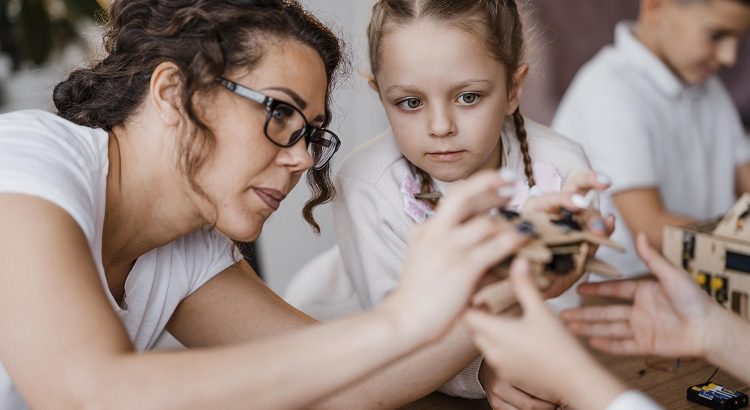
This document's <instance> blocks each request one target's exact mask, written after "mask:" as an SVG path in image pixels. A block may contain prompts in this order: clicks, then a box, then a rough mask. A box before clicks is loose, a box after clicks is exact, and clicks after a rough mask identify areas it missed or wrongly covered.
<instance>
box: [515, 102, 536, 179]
mask: <svg viewBox="0 0 750 410" xmlns="http://www.w3.org/2000/svg"><path fill="white" fill-rule="evenodd" d="M513 124H514V125H515V127H516V137H517V138H518V142H520V143H521V155H523V172H524V174H526V179H528V180H529V187H533V186H534V185H536V180H535V179H534V170H533V168H532V162H531V154H530V153H529V141H528V136H527V135H526V126H525V121H524V118H523V115H521V110H520V109H517V110H516V111H515V112H514V113H513Z"/></svg>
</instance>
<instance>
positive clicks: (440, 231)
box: [385, 171, 528, 340]
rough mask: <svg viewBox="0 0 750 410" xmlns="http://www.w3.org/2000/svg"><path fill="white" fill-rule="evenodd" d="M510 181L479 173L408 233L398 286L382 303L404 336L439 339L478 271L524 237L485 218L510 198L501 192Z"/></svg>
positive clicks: (464, 303) (505, 224)
mask: <svg viewBox="0 0 750 410" xmlns="http://www.w3.org/2000/svg"><path fill="white" fill-rule="evenodd" d="M510 184H511V182H505V181H503V179H502V178H501V177H500V176H499V174H498V173H497V172H490V171H487V172H482V173H478V174H476V175H474V176H472V177H471V178H469V179H467V180H465V181H462V182H461V183H458V184H457V185H456V187H455V188H452V189H451V192H450V195H448V196H446V197H445V198H443V200H441V202H440V205H439V206H438V208H437V210H436V212H435V215H434V216H433V217H432V218H430V220H429V221H428V222H426V223H425V224H422V225H420V226H418V227H417V228H416V229H414V230H413V231H412V235H411V238H410V240H409V249H408V252H407V255H406V261H405V264H404V268H403V269H404V270H403V274H402V275H401V280H400V283H399V286H398V288H396V290H395V291H394V292H393V293H392V294H391V296H389V298H388V299H387V300H386V302H385V304H386V307H387V308H389V309H390V311H391V312H392V316H393V317H395V318H396V320H397V323H398V324H400V325H401V326H402V330H404V331H405V332H406V333H407V334H412V335H413V336H414V337H416V338H419V339H420V340H430V339H435V338H437V337H439V336H440V335H441V334H442V333H443V332H444V331H445V330H446V329H447V328H448V327H449V326H450V324H451V323H452V322H453V321H454V320H455V318H456V317H457V316H458V315H459V313H461V312H462V311H463V310H464V309H465V308H466V306H467V303H468V300H469V297H470V296H471V294H472V293H474V291H475V288H476V286H477V284H478V282H479V280H480V278H481V277H482V275H483V274H484V273H485V272H487V271H488V270H489V269H490V268H491V267H492V266H495V265H497V264H498V263H499V262H500V261H502V260H503V259H505V258H507V257H508V256H510V255H512V254H513V253H515V252H516V250H517V249H518V248H519V247H520V246H521V245H522V244H523V243H524V242H525V241H527V240H528V236H527V235H524V234H522V233H520V232H518V231H517V230H516V229H515V227H514V226H513V225H511V224H509V223H508V222H505V221H503V220H502V219H501V218H495V217H491V216H489V210H490V209H494V208H498V207H502V206H504V205H505V204H506V203H507V201H508V200H509V198H507V197H505V196H502V195H501V192H500V191H501V188H503V187H505V186H509V185H510ZM425 336H426V339H425Z"/></svg>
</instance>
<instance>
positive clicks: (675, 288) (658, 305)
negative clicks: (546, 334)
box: [562, 234, 720, 357]
mask: <svg viewBox="0 0 750 410" xmlns="http://www.w3.org/2000/svg"><path fill="white" fill-rule="evenodd" d="M637 249H638V253H639V254H640V256H641V258H642V259H643V261H644V262H645V263H646V265H647V266H648V268H649V270H650V271H651V272H652V273H653V274H654V276H656V279H657V280H656V281H654V280H645V279H642V280H626V281H612V282H600V283H589V284H584V285H581V286H580V287H579V288H578V291H579V293H581V295H584V296H604V297H613V298H619V299H624V300H626V301H630V302H631V303H632V304H629V305H609V306H594V307H584V308H579V309H574V310H569V311H566V312H563V314H562V317H563V319H564V320H566V321H567V322H568V328H569V329H570V330H571V331H573V332H574V333H576V334H578V335H582V336H587V337H589V338H590V343H591V345H592V346H594V347H596V348H598V349H601V350H603V351H607V352H610V353H616V354H628V355H643V354H652V355H660V356H667V357H676V356H702V355H703V354H704V353H705V349H706V347H707V346H706V344H707V335H708V334H709V333H710V332H711V330H710V327H711V324H712V320H711V317H712V315H714V314H715V312H716V311H717V309H720V308H719V306H718V305H717V304H716V303H715V302H714V301H713V299H711V298H710V297H709V296H708V295H707V294H706V293H705V292H704V291H703V290H701V289H700V288H699V287H698V286H697V285H696V284H695V283H694V282H693V281H692V279H691V278H690V276H689V275H688V274H687V273H686V272H685V271H683V270H682V269H680V268H677V267H676V266H674V265H672V264H671V263H670V262H669V261H667V260H666V259H665V258H664V257H663V256H661V254H659V252H657V251H656V250H655V249H654V248H653V247H651V245H650V244H649V243H648V239H646V236H645V235H644V234H640V235H638V239H637Z"/></svg>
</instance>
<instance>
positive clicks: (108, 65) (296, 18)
mask: <svg viewBox="0 0 750 410" xmlns="http://www.w3.org/2000/svg"><path fill="white" fill-rule="evenodd" d="M269 39H292V40H296V41H300V42H301V43H302V44H306V45H308V46H310V47H311V48H313V49H314V50H316V51H317V52H318V54H319V55H320V57H321V59H322V60H323V63H324V65H325V69H326V75H327V78H328V90H327V92H326V118H328V119H329V121H330V118H331V110H330V96H331V88H332V87H333V85H334V83H335V79H336V77H337V75H338V71H339V70H340V68H341V66H342V61H343V52H342V50H343V46H342V43H341V41H340V40H339V38H338V37H337V36H336V35H335V34H334V33H333V32H331V30H330V29H328V28H327V27H326V26H324V25H323V24H322V23H321V22H320V21H319V20H318V19H316V18H315V17H314V16H312V15H311V14H310V13H309V12H307V11H306V10H304V9H303V8H302V6H300V4H299V3H298V2H297V1H293V0H117V1H115V2H114V3H113V4H112V8H111V10H110V11H109V18H108V21H107V25H106V33H105V35H104V49H105V51H106V54H105V57H104V58H103V59H102V60H101V61H97V62H95V63H94V64H92V65H91V66H90V67H88V68H82V69H78V70H75V71H74V72H72V73H71V74H70V76H69V77H68V78H67V79H66V80H65V81H63V82H61V83H59V84H58V85H57V86H56V87H55V91H54V95H53V100H54V103H55V107H56V108H57V112H58V115H59V116H61V117H63V118H65V119H67V120H70V121H72V122H74V123H76V124H79V125H84V126H88V127H92V128H102V129H104V130H106V131H111V130H112V128H113V127H115V126H117V125H119V124H122V123H124V122H125V121H126V120H127V119H128V117H130V115H132V114H133V113H134V112H135V111H136V110H137V109H138V107H139V106H140V104H141V102H142V101H143V99H144V98H145V96H146V93H147V91H148V87H149V82H150V78H151V73H152V72H153V71H154V69H155V68H156V67H157V66H158V65H159V64H160V63H162V62H165V61H169V62H172V63H174V64H175V65H177V67H179V69H180V72H181V75H182V90H181V94H182V95H181V97H182V98H181V100H182V102H183V105H184V110H185V113H186V115H187V116H188V118H189V119H190V121H191V122H192V123H193V124H194V127H192V128H193V132H191V133H190V135H188V136H186V138H184V139H183V140H182V142H181V144H180V145H181V146H180V149H179V155H180V164H181V167H182V170H183V172H185V174H186V175H187V176H188V178H189V180H190V182H191V184H192V185H193V187H194V188H196V189H198V190H199V191H200V188H199V187H198V186H197V184H196V183H195V180H194V178H195V175H196V174H197V172H198V170H199V169H200V168H201V166H202V165H203V164H204V163H205V162H206V159H207V158H208V157H209V156H210V155H211V153H212V152H213V149H214V146H215V137H214V136H213V134H212V133H211V132H210V130H209V129H208V128H207V126H206V124H205V123H204V122H203V121H202V120H201V118H200V117H199V116H198V115H196V112H195V110H194V107H193V103H192V97H193V95H194V94H196V93H198V92H207V91H210V90H211V89H213V87H216V86H217V85H216V82H215V79H216V78H217V77H218V76H221V75H223V74H225V73H226V72H228V71H231V70H234V69H245V70H252V69H253V68H254V67H255V66H256V65H257V64H258V62H259V61H260V60H261V58H262V57H263V52H264V46H265V45H266V43H268V40H269ZM326 125H327V124H326ZM307 181H308V185H309V186H310V188H311V191H312V193H313V195H312V198H311V199H310V200H309V201H308V202H307V204H306V205H305V208H304V210H303V215H304V217H305V219H306V220H307V222H308V223H309V224H310V225H311V226H312V227H313V228H314V229H315V230H316V231H319V226H318V224H317V223H316V222H315V219H314V217H313V214H312V211H313V209H314V208H315V207H316V206H317V205H320V204H323V203H325V202H328V201H330V200H331V199H332V197H333V196H334V195H335V189H334V187H333V184H332V183H331V179H330V165H327V166H326V167H325V168H323V169H321V170H310V171H309V172H308V176H307Z"/></svg>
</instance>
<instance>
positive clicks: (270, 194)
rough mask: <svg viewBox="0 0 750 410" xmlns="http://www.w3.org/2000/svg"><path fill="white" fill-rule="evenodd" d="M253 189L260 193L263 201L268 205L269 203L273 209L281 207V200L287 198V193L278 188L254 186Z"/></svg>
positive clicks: (257, 193) (259, 195)
mask: <svg viewBox="0 0 750 410" xmlns="http://www.w3.org/2000/svg"><path fill="white" fill-rule="evenodd" d="M253 191H254V192H255V194H256V195H258V197H259V198H260V199H261V201H263V202H264V203H265V204H266V205H268V207H269V208H271V209H273V210H274V211H275V210H277V209H279V206H280V205H281V201H283V200H284V198H286V195H284V194H283V193H282V192H281V191H278V190H276V189H270V188H253Z"/></svg>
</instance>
